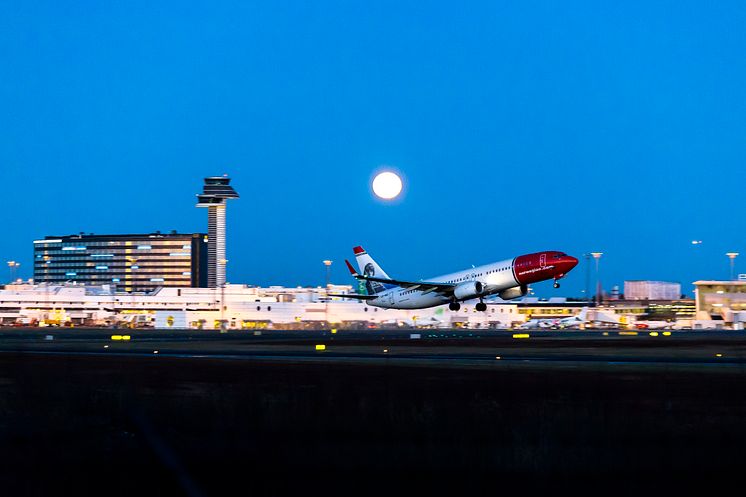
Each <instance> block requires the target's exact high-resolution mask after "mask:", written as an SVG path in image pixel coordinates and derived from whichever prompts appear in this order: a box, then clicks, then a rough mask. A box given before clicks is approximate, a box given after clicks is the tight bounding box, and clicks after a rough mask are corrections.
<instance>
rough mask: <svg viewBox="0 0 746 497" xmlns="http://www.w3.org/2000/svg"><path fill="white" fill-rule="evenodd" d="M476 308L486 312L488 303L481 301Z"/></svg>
mask: <svg viewBox="0 0 746 497" xmlns="http://www.w3.org/2000/svg"><path fill="white" fill-rule="evenodd" d="M475 309H476V310H478V311H479V312H485V311H486V310H487V304H485V303H484V302H480V303H478V304H477V305H476V306H475Z"/></svg>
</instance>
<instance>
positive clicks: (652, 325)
mask: <svg viewBox="0 0 746 497" xmlns="http://www.w3.org/2000/svg"><path fill="white" fill-rule="evenodd" d="M674 326H676V323H670V322H667V321H635V328H637V329H638V330H665V329H673V327H674Z"/></svg>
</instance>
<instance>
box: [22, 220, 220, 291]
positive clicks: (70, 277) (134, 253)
mask: <svg viewBox="0 0 746 497" xmlns="http://www.w3.org/2000/svg"><path fill="white" fill-rule="evenodd" d="M34 281H35V282H37V283H43V284H64V283H74V284H78V285H109V286H110V287H112V288H114V289H115V290H117V291H123V292H149V291H153V290H155V289H156V288H161V287H205V286H207V235H205V234H203V233H176V232H171V233H167V234H164V233H160V232H155V233H149V234H130V235H94V234H87V235H86V234H82V233H81V234H79V235H70V236H47V237H45V238H44V239H43V240H34Z"/></svg>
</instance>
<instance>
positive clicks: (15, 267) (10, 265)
mask: <svg viewBox="0 0 746 497" xmlns="http://www.w3.org/2000/svg"><path fill="white" fill-rule="evenodd" d="M20 265H21V263H20V262H16V261H8V269H9V270H10V282H11V283H14V282H15V281H16V271H17V270H18V266H20Z"/></svg>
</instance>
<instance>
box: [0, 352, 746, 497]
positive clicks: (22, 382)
mask: <svg viewBox="0 0 746 497" xmlns="http://www.w3.org/2000/svg"><path fill="white" fill-rule="evenodd" d="M744 392H746V375H745V374H744V373H743V368H742V367H719V366H710V365H706V364H705V365H699V366H693V367H679V366H671V367H669V366H665V365H662V366H649V365H648V366H645V367H635V366H629V365H620V366H615V365H613V364H608V365H606V366H603V367H591V368H589V367H575V366H574V365H572V364H565V365H562V366H561V367H546V368H545V367H543V366H542V365H541V364H539V365H537V364H534V363H527V364H526V365H525V366H524V365H523V364H522V363H521V362H516V363H513V364H510V365H507V364H506V365H505V366H501V367H481V366H469V365H468V364H467V365H463V366H454V365H443V366H438V365H437V364H429V365H427V366H415V365H406V364H394V363H391V364H387V363H386V362H371V363H369V364H365V363H340V362H338V361H334V360H330V361H328V362H323V361H322V362H317V363H314V362H309V363H303V362H298V363H294V362H292V361H285V362H267V361H262V360H259V359H257V360H231V359H216V358H200V357H165V356H146V355H142V356H135V355H133V356H126V355H122V356H112V357H102V356H88V355H79V354H71V355H48V354H47V355H39V354H36V353H33V352H24V353H18V352H2V353H0V449H1V451H0V495H8V496H12V495H127V496H136V495H191V496H200V495H225V494H240V495H351V496H356V495H475V494H478V495H502V494H505V493H508V492H510V493H511V494H514V495H515V494H519V495H570V494H572V495H590V494H597V495H674V494H679V495H693V494H702V493H706V494H707V495H713V494H717V493H721V492H723V491H725V489H726V488H728V486H729V485H733V484H736V485H738V487H736V488H740V489H742V488H743V487H742V485H743V483H744V482H746V478H745V477H744V464H746V458H745V457H744V456H745V455H746V398H745V396H744ZM737 491H738V492H740V491H741V490H737Z"/></svg>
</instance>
